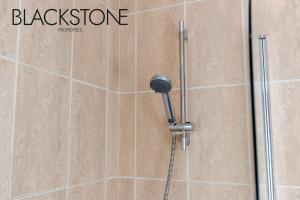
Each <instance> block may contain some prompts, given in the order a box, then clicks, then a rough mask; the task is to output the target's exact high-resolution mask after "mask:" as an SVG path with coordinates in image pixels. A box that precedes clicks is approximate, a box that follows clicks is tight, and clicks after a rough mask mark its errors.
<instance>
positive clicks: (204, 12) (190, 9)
mask: <svg viewBox="0 0 300 200" xmlns="http://www.w3.org/2000/svg"><path fill="white" fill-rule="evenodd" d="M186 12H187V29H188V31H189V42H188V62H189V65H188V69H187V72H188V77H189V78H188V80H187V81H188V85H189V86H208V85H223V84H233V83H244V63H243V34H242V26H241V25H242V14H241V13H242V11H241V1H239V0H232V1H222V0H211V1H200V2H197V3H191V4H188V5H187V11H186ZM177 73H178V72H177Z"/></svg>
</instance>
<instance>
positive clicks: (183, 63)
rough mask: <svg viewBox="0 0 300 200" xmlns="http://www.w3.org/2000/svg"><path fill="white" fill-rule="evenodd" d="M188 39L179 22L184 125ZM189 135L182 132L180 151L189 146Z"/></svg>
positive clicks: (183, 119)
mask: <svg viewBox="0 0 300 200" xmlns="http://www.w3.org/2000/svg"><path fill="white" fill-rule="evenodd" d="M187 39H188V37H187V31H186V30H185V27H184V22H183V21H182V20H180V21H179V54H180V55H179V59H180V108H181V109H180V111H181V112H180V113H181V123H182V124H185V123H186V122H187V116H186V80H185V73H186V71H185V66H186V51H185V42H186V40H187ZM189 140H190V138H189V134H188V133H187V132H186V131H185V130H183V131H182V135H181V150H183V151H185V150H187V146H188V144H189Z"/></svg>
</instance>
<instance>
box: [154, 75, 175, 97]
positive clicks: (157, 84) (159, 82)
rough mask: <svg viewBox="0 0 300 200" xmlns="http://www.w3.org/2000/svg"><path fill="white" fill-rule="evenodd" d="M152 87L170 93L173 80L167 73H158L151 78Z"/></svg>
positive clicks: (160, 91) (159, 91)
mask: <svg viewBox="0 0 300 200" xmlns="http://www.w3.org/2000/svg"><path fill="white" fill-rule="evenodd" d="M150 87H151V89H152V90H154V91H155V92H158V93H168V92H170V91H171V89H172V82H171V80H170V79H169V77H167V76H166V75H163V74H157V75H154V76H153V77H152V78H151V81H150Z"/></svg>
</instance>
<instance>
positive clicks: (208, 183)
mask: <svg viewBox="0 0 300 200" xmlns="http://www.w3.org/2000/svg"><path fill="white" fill-rule="evenodd" d="M113 179H136V180H143V181H162V182H164V181H165V180H166V178H155V177H138V176H119V177H113ZM172 181H173V182H181V183H182V182H186V180H185V179H172ZM189 182H190V183H193V184H205V185H232V186H235V185H236V186H251V184H249V183H241V182H220V181H198V180H190V181H189ZM287 187H288V186H287ZM299 188H300V186H299Z"/></svg>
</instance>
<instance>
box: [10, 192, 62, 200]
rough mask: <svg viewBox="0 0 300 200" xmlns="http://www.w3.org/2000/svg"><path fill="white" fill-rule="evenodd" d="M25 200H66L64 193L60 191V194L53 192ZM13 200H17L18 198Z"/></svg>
mask: <svg viewBox="0 0 300 200" xmlns="http://www.w3.org/2000/svg"><path fill="white" fill-rule="evenodd" d="M24 199H26V200H65V199H66V192H65V191H60V192H53V193H49V194H43V195H39V196H36V197H28V198H24ZM14 200H19V199H18V198H16V199H14Z"/></svg>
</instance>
